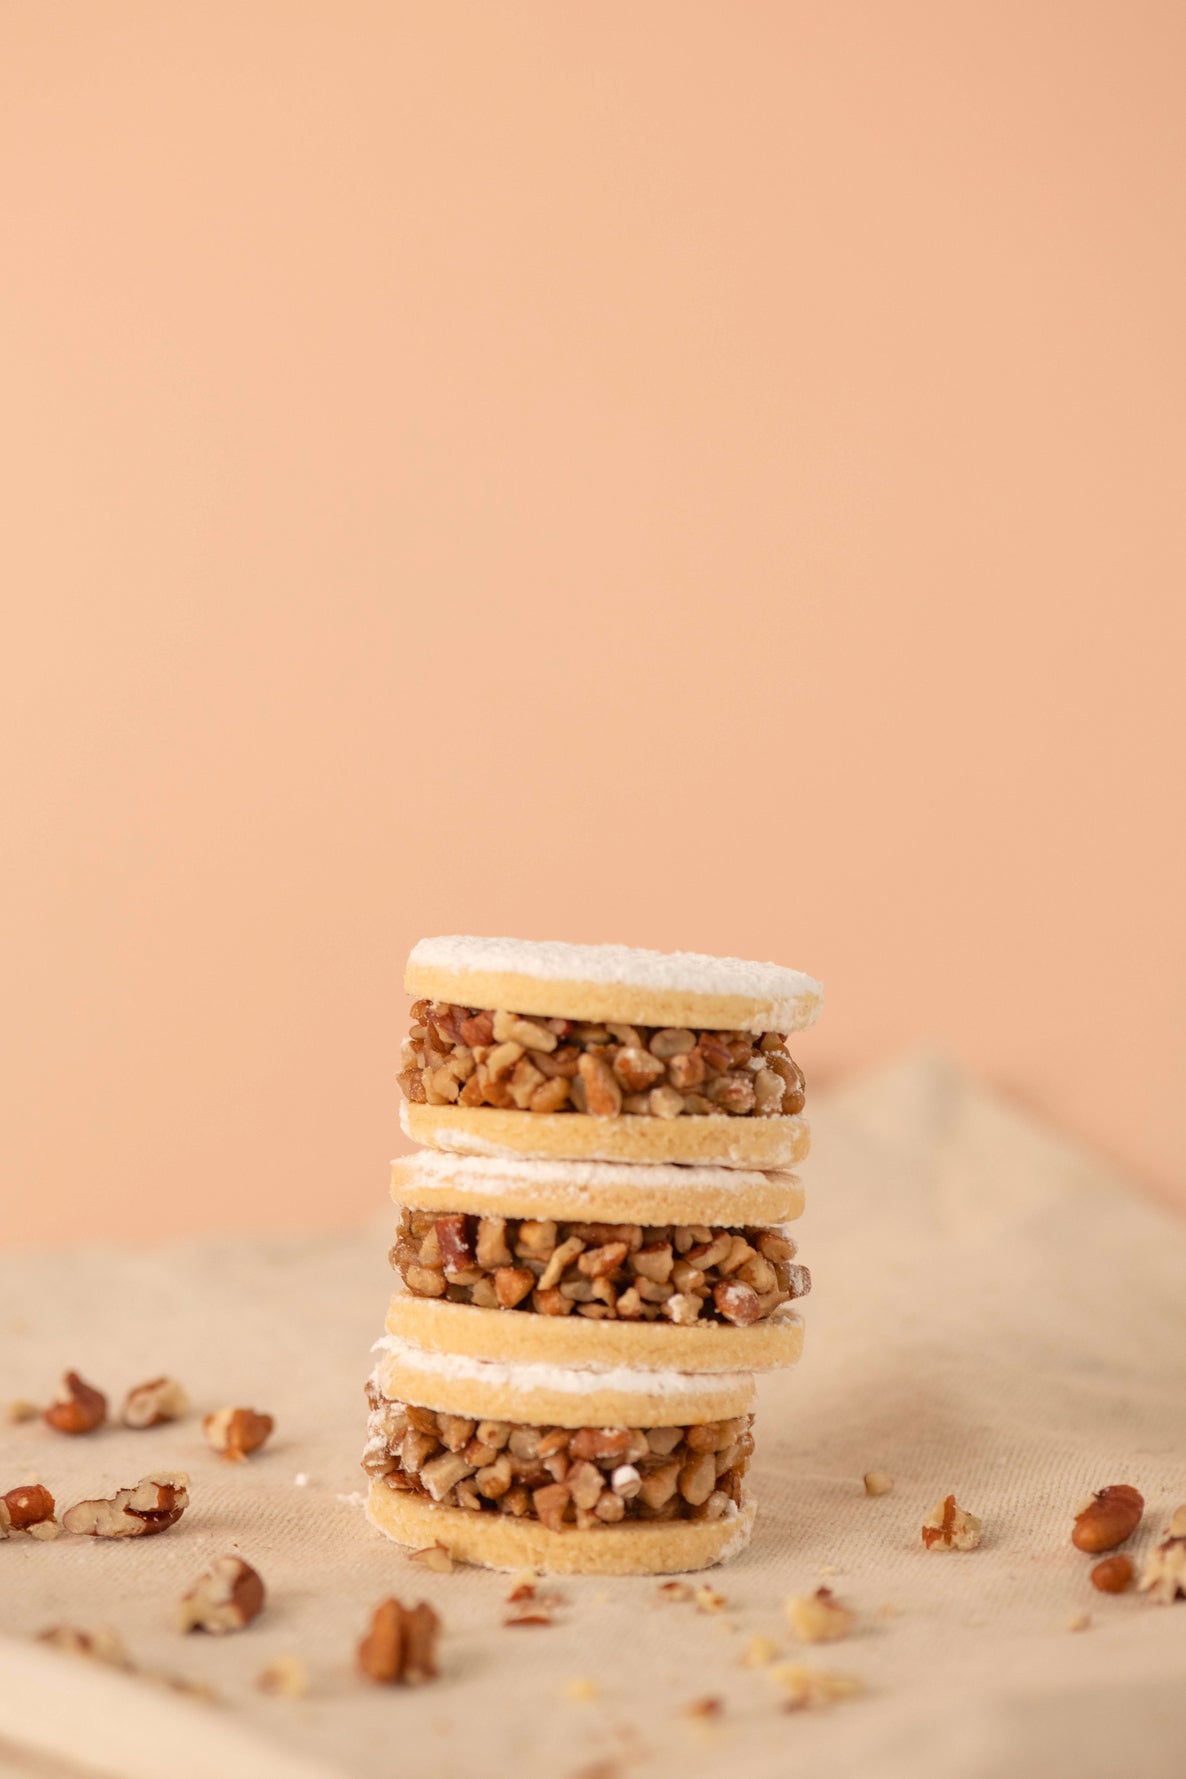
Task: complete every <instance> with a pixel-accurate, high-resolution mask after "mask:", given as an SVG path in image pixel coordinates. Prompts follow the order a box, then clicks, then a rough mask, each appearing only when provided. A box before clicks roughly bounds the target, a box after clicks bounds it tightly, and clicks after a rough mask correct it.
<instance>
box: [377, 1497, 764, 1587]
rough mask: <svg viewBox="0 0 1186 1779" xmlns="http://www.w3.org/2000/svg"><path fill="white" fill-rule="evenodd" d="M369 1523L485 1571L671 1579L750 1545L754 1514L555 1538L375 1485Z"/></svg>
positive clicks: (504, 1518) (747, 1507)
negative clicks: (441, 1548)
mask: <svg viewBox="0 0 1186 1779" xmlns="http://www.w3.org/2000/svg"><path fill="white" fill-rule="evenodd" d="M367 1518H368V1519H369V1520H370V1522H371V1524H372V1525H373V1526H374V1527H376V1529H377V1530H378V1531H380V1532H382V1533H384V1534H385V1535H386V1536H387V1537H388V1538H391V1539H394V1540H395V1542H396V1543H398V1544H404V1545H407V1546H409V1547H410V1548H412V1549H414V1550H422V1549H424V1548H426V1547H427V1546H429V1545H432V1544H437V1543H440V1544H443V1545H444V1546H445V1548H446V1549H447V1550H448V1551H449V1552H450V1553H451V1554H452V1556H453V1557H454V1558H455V1559H456V1560H457V1561H459V1562H463V1563H478V1564H482V1565H484V1566H485V1567H486V1568H488V1569H512V1570H513V1569H524V1568H532V1569H544V1570H548V1571H550V1572H551V1573H552V1574H554V1575H672V1574H681V1573H686V1572H688V1571H690V1570H693V1569H707V1568H709V1567H710V1566H711V1565H712V1564H714V1563H723V1562H727V1561H728V1560H729V1559H730V1558H731V1557H735V1556H737V1555H739V1553H740V1552H741V1551H743V1550H744V1549H745V1547H746V1545H747V1544H748V1543H749V1538H750V1533H751V1530H752V1528H753V1520H754V1508H753V1506H752V1504H751V1503H743V1504H742V1505H741V1507H740V1508H738V1510H737V1512H736V1513H735V1514H734V1515H733V1516H731V1517H729V1518H727V1519H719V1520H674V1521H659V1522H657V1523H650V1524H648V1523H646V1522H643V1521H638V1520H635V1521H631V1522H630V1523H628V1524H622V1525H615V1526H610V1525H600V1526H598V1527H597V1529H596V1530H595V1531H579V1530H578V1529H577V1528H576V1527H575V1526H571V1527H565V1528H564V1529H563V1530H562V1531H559V1532H553V1531H550V1530H549V1528H548V1527H547V1526H545V1525H543V1524H542V1522H541V1521H539V1520H537V1519H515V1518H514V1517H513V1516H512V1515H510V1514H489V1513H471V1512H466V1511H464V1510H463V1509H461V1508H457V1507H438V1506H437V1505H436V1504H435V1503H433V1502H431V1501H425V1500H424V1499H423V1498H421V1497H420V1496H418V1495H412V1494H405V1493H401V1492H397V1491H396V1490H393V1489H390V1488H388V1486H387V1484H386V1483H385V1482H383V1481H381V1480H378V1479H375V1480H372V1482H371V1485H370V1491H369V1495H368V1500H367Z"/></svg>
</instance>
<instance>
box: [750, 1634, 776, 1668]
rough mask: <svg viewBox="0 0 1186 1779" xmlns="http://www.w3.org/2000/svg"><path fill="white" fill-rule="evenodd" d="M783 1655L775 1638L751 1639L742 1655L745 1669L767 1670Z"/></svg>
mask: <svg viewBox="0 0 1186 1779" xmlns="http://www.w3.org/2000/svg"><path fill="white" fill-rule="evenodd" d="M781 1654H782V1651H781V1650H780V1648H779V1646H778V1644H777V1643H776V1642H775V1641H774V1639H773V1637H751V1638H750V1640H749V1642H748V1643H747V1644H746V1646H745V1648H744V1650H743V1651H742V1654H741V1665H742V1667H743V1668H767V1667H769V1665H770V1663H771V1662H776V1661H777V1660H778V1658H779V1656H780V1655H781Z"/></svg>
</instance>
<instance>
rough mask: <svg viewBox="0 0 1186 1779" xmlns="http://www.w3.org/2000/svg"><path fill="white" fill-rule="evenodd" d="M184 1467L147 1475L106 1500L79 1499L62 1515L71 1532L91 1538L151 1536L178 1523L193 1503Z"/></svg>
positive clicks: (68, 1530)
mask: <svg viewBox="0 0 1186 1779" xmlns="http://www.w3.org/2000/svg"><path fill="white" fill-rule="evenodd" d="M188 1482H189V1477H188V1476H186V1475H185V1473H184V1471H178V1472H172V1471H166V1472H161V1473H158V1474H156V1475H153V1476H146V1477H144V1478H142V1480H141V1481H140V1482H138V1483H137V1484H136V1485H135V1487H134V1488H130V1489H119V1490H118V1491H117V1492H116V1493H115V1494H114V1495H112V1496H111V1497H110V1498H109V1499H106V1500H97V1501H76V1502H75V1504H74V1506H73V1507H68V1508H67V1509H66V1511H65V1513H64V1514H63V1515H62V1526H63V1528H64V1529H65V1531H67V1532H77V1533H81V1534H82V1535H83V1536H84V1537H88V1538H148V1537H152V1536H154V1535H155V1534H156V1533H158V1532H167V1531H168V1530H169V1528H170V1526H175V1525H176V1524H177V1522H178V1520H179V1519H180V1518H181V1516H182V1514H183V1513H184V1512H185V1510H186V1508H187V1507H188V1506H189V1492H188V1489H187V1486H186V1485H187V1484H188Z"/></svg>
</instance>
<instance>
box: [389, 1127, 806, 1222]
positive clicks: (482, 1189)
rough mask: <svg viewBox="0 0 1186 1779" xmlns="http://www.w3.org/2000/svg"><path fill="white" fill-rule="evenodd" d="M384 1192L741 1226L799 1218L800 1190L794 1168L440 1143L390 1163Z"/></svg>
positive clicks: (554, 1213) (528, 1212)
mask: <svg viewBox="0 0 1186 1779" xmlns="http://www.w3.org/2000/svg"><path fill="white" fill-rule="evenodd" d="M530 1116H532V1117H535V1116H536V1114H535V1113H532V1114H530ZM573 1116H577V1114H573ZM391 1196H392V1198H393V1199H394V1200H395V1202H396V1204H398V1205H408V1206H410V1207H411V1208H412V1209H413V1210H416V1211H440V1212H442V1213H446V1212H455V1211H462V1212H464V1213H465V1214H466V1215H467V1216H474V1217H489V1216H495V1217H556V1218H561V1219H563V1220H565V1221H567V1222H570V1223H577V1222H581V1223H642V1224H662V1223H701V1224H708V1225H710V1226H711V1227H713V1228H717V1229H742V1228H745V1227H747V1226H749V1227H753V1226H754V1225H761V1226H763V1227H769V1226H771V1225H772V1224H779V1223H790V1222H792V1221H793V1220H794V1219H795V1218H796V1217H801V1216H802V1214H803V1188H802V1186H801V1185H800V1184H799V1181H798V1179H797V1178H796V1176H795V1175H794V1174H788V1173H777V1172H772V1173H762V1172H759V1171H758V1170H756V1169H744V1168H726V1167H677V1166H675V1165H674V1164H671V1165H668V1166H662V1165H657V1166H652V1167H639V1166H638V1165H637V1164H634V1163H631V1162H608V1161H533V1160H531V1159H529V1158H527V1157H516V1158H515V1159H514V1160H509V1159H506V1158H500V1157H495V1156H490V1157H488V1156H462V1155H455V1154H452V1153H450V1152H449V1151H448V1150H441V1149H426V1150H422V1151H421V1152H420V1153H419V1154H417V1155H401V1156H398V1157H397V1158H396V1160H395V1161H393V1162H392V1164H391Z"/></svg>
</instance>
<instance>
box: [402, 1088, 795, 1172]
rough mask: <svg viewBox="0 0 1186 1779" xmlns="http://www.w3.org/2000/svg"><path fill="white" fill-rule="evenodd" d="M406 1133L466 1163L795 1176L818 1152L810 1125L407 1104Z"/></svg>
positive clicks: (780, 1120) (404, 1110)
mask: <svg viewBox="0 0 1186 1779" xmlns="http://www.w3.org/2000/svg"><path fill="white" fill-rule="evenodd" d="M399 1116H400V1126H401V1128H402V1130H403V1131H404V1134H405V1135H406V1136H408V1137H410V1138H411V1139H412V1141H413V1142H415V1143H422V1144H424V1145H425V1146H426V1147H428V1148H430V1149H447V1150H451V1151H452V1152H453V1153H455V1154H459V1155H488V1156H491V1157H508V1158H509V1157H511V1156H515V1155H523V1156H533V1157H536V1158H539V1159H541V1160H547V1159H551V1158H555V1159H561V1160H571V1161H626V1162H646V1163H654V1162H659V1163H670V1162H686V1163H689V1164H692V1165H702V1166H703V1165H707V1166H714V1167H738V1168H753V1169H761V1170H762V1171H767V1170H771V1169H774V1170H778V1169H782V1168H790V1167H794V1166H796V1164H797V1163H798V1162H800V1161H802V1160H803V1158H804V1156H805V1155H806V1154H807V1151H808V1149H809V1148H810V1146H811V1138H810V1132H809V1130H808V1126H807V1120H806V1119H805V1118H799V1117H795V1118H782V1117H778V1118H726V1117H716V1116H709V1117H692V1116H687V1117H682V1118H672V1119H667V1118H635V1117H632V1116H630V1115H628V1114H625V1113H624V1114H622V1116H620V1117H616V1118H599V1117H594V1116H592V1115H591V1114H588V1113H582V1112H567V1113H566V1112H553V1113H549V1112H519V1111H513V1112H508V1111H500V1110H497V1109H495V1108H492V1107H481V1108H475V1107H472V1106H450V1105H440V1106H428V1105H419V1104H413V1103H409V1102H407V1101H405V1102H404V1103H403V1104H402V1105H401V1106H400V1109H399Z"/></svg>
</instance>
